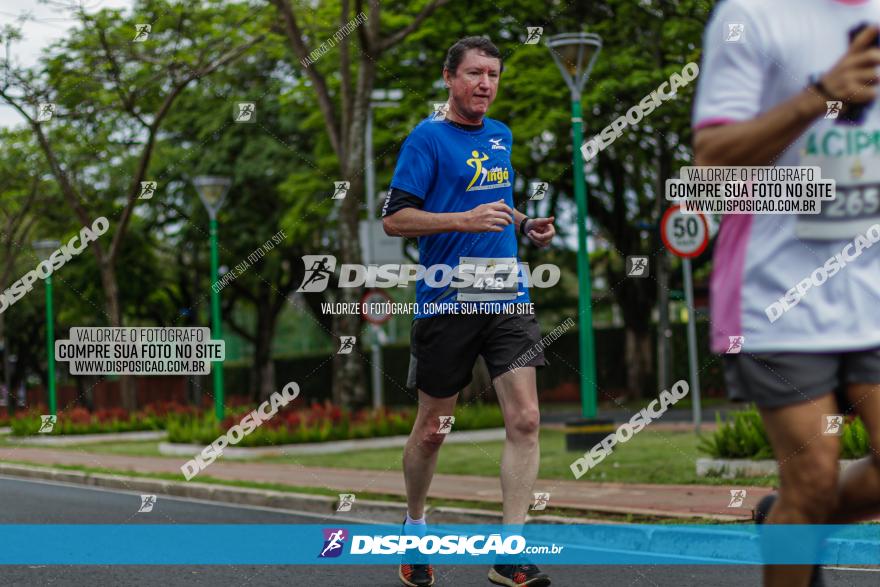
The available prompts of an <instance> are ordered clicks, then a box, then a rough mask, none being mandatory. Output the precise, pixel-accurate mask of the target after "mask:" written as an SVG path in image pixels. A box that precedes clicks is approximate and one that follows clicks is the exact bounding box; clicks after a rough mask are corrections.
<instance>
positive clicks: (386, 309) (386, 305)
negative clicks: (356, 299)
mask: <svg viewBox="0 0 880 587" xmlns="http://www.w3.org/2000/svg"><path fill="white" fill-rule="evenodd" d="M361 316H363V317H364V320H366V321H367V322H369V323H370V324H375V325H379V324H385V323H386V322H388V321H389V320H391V297H390V296H389V295H388V294H387V293H385V292H384V291H382V290H380V289H371V290H369V291H367V292H366V293H364V297H363V298H361Z"/></svg>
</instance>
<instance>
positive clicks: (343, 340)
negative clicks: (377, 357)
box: [336, 336, 357, 355]
mask: <svg viewBox="0 0 880 587" xmlns="http://www.w3.org/2000/svg"><path fill="white" fill-rule="evenodd" d="M339 341H340V344H339V350H338V351H336V354H337V355H350V354H351V351H353V350H354V343H355V342H356V341H357V337H356V336H340V337H339Z"/></svg>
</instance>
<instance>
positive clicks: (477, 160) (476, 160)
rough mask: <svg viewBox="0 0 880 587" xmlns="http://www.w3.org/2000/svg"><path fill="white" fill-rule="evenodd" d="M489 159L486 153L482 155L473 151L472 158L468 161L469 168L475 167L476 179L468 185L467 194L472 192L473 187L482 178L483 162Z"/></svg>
mask: <svg viewBox="0 0 880 587" xmlns="http://www.w3.org/2000/svg"><path fill="white" fill-rule="evenodd" d="M487 159H489V156H488V155H486V154H485V153H480V152H479V151H471V158H470V159H468V160H467V166H468V167H473V168H474V169H475V170H476V171H474V177H473V178H472V179H471V182H470V183H469V184H468V186H467V189H466V190H464V191H466V192H468V191H470V189H471V187H473V185H474V182H476V181H477V179H478V178H479V177H480V174H482V173H483V161H486V160H487Z"/></svg>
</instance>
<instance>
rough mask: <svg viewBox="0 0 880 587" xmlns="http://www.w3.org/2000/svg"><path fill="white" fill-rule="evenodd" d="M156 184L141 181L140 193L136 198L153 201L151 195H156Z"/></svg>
mask: <svg viewBox="0 0 880 587" xmlns="http://www.w3.org/2000/svg"><path fill="white" fill-rule="evenodd" d="M157 186H158V183H157V182H155V181H142V182H141V193H140V195H139V196H138V200H151V199H153V194H155V193H156V187H157Z"/></svg>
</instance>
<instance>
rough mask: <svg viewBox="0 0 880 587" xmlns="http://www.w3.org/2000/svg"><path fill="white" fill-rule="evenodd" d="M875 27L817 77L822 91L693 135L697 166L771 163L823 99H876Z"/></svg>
mask: <svg viewBox="0 0 880 587" xmlns="http://www.w3.org/2000/svg"><path fill="white" fill-rule="evenodd" d="M877 34H878V28H877V27H876V26H871V27H867V28H866V29H865V30H864V31H862V32H861V33H860V34H859V35H858V36H857V37H856V38H855V39H853V42H852V43H851V44H850V47H849V49H848V50H847V52H846V54H844V56H843V57H842V58H841V59H840V61H838V62H837V63H836V64H835V65H834V67H832V68H831V69H830V70H829V71H828V72H827V73H826V74H825V75H824V76H822V78H821V86H822V88H823V91H824V93H825V94H826V95H824V96H823V95H822V94H823V91H819V90H816V89H814V88H808V89H805V90H803V91H801V92H800V93H799V94H797V95H796V96H794V97H792V98H790V99H788V100H786V101H785V102H783V103H782V104H779V105H777V106H775V107H774V108H773V109H772V110H769V111H767V112H765V113H763V114H761V115H760V116H758V117H756V118H753V119H752V120H747V121H745V122H736V123H733V124H726V125H721V126H713V127H708V128H704V129H701V130H699V131H697V133H696V135H695V136H694V157H695V162H696V164H697V165H713V166H720V165H770V164H772V163H773V162H774V161H775V160H776V159H777V158H778V157H779V155H780V154H781V153H782V152H783V151H785V149H787V148H788V147H789V146H790V145H791V144H792V143H794V142H795V141H796V140H797V138H798V137H799V136H800V135H801V134H803V132H804V131H805V130H806V129H807V128H809V126H810V125H811V124H812V123H813V121H815V120H816V118H818V117H819V116H821V115H822V114H824V113H825V111H826V101H828V100H839V101H842V102H845V103H847V104H864V103H866V102H870V101H872V100H874V98H876V91H875V90H874V86H875V85H876V84H877V66H878V65H880V49H878V48H877V47H874V46H873V43H874V40H875V38H876V36H877Z"/></svg>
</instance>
